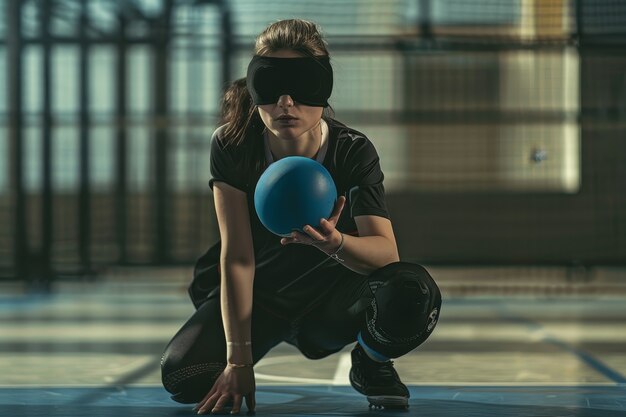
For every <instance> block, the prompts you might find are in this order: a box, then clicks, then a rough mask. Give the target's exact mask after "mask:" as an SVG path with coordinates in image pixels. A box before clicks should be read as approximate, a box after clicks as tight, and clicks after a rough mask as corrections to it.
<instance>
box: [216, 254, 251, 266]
mask: <svg viewBox="0 0 626 417" xmlns="http://www.w3.org/2000/svg"><path fill="white" fill-rule="evenodd" d="M220 263H222V264H228V265H241V266H246V267H251V268H254V266H255V261H254V256H253V255H250V254H242V253H222V254H221V255H220Z"/></svg>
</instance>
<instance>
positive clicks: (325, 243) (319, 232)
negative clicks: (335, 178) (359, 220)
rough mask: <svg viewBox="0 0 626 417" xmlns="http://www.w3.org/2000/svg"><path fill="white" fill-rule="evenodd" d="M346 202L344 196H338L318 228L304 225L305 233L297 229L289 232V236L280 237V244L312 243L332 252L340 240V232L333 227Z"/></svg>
mask: <svg viewBox="0 0 626 417" xmlns="http://www.w3.org/2000/svg"><path fill="white" fill-rule="evenodd" d="M345 204H346V197H344V196H339V198H338V199H337V202H336V203H335V208H334V209H333V213H332V214H331V216H330V217H329V218H328V220H327V219H322V220H321V222H320V225H319V227H318V228H314V227H312V226H311V225H308V224H307V225H305V226H304V228H303V230H304V231H305V232H306V233H302V232H299V231H295V230H294V231H293V232H291V236H289V237H284V238H282V239H280V243H281V244H282V245H288V244H290V243H300V244H303V245H312V246H316V247H317V248H319V249H321V250H323V251H325V252H332V251H333V250H334V249H336V248H337V247H338V246H339V244H340V242H341V233H340V232H339V231H338V230H337V229H336V228H335V226H337V222H338V221H339V216H341V212H342V211H343V207H344V206H345Z"/></svg>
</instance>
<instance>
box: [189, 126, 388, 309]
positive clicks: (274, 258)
mask: <svg viewBox="0 0 626 417" xmlns="http://www.w3.org/2000/svg"><path fill="white" fill-rule="evenodd" d="M326 124H327V128H328V135H327V140H326V142H325V143H324V146H323V151H324V152H323V155H322V156H321V158H322V160H320V161H319V162H320V163H322V164H323V165H324V167H326V169H327V170H328V172H329V173H330V175H331V176H332V178H333V180H334V181H335V185H336V187H337V193H338V196H339V195H344V196H346V198H347V201H346V205H345V206H344V209H343V212H342V214H341V216H340V218H339V221H338V223H337V226H336V227H337V229H338V230H339V231H341V232H343V233H345V234H350V235H355V236H356V235H357V234H358V232H357V227H356V224H355V222H354V217H356V216H362V215H375V216H381V217H385V218H389V213H388V211H387V207H386V204H385V190H384V186H383V179H384V175H383V172H382V171H381V169H380V163H379V157H378V153H377V152H376V148H375V147H374V145H373V144H372V142H371V141H370V140H369V139H368V138H367V137H366V136H365V135H364V134H363V133H361V132H358V131H356V130H354V129H352V128H349V127H347V126H345V125H344V124H342V123H340V122H339V121H337V120H334V119H330V120H326ZM223 131H224V126H221V127H219V128H218V129H217V130H216V131H215V133H214V134H213V137H212V138H211V154H210V170H211V177H212V178H211V179H210V181H209V186H210V187H211V189H213V184H214V183H215V182H216V181H223V182H225V183H227V184H229V185H231V186H233V187H235V188H237V189H239V190H241V191H243V192H244V193H246V195H247V199H248V212H249V215H250V224H251V229H252V239H253V245H254V256H255V265H256V271H255V277H254V291H255V294H256V293H257V292H259V291H261V292H264V293H266V294H270V295H271V296H272V297H273V298H276V297H280V296H281V295H285V296H286V297H287V298H289V300H290V301H289V303H290V304H293V303H296V304H297V303H303V304H309V303H310V302H313V301H314V300H315V299H316V298H317V296H318V295H320V294H322V293H324V292H325V290H327V289H328V288H330V287H331V285H332V283H333V281H334V280H336V279H338V278H340V277H344V278H345V277H346V276H347V275H351V274H352V275H358V274H356V273H355V272H354V271H351V270H349V269H348V268H346V267H345V266H343V265H341V263H340V262H337V261H335V260H334V259H332V258H329V257H328V255H326V254H325V253H323V252H322V251H320V250H319V249H317V248H315V247H313V246H308V245H301V244H290V245H286V246H283V245H281V244H280V239H281V237H280V236H276V235H274V234H273V233H271V232H270V231H268V230H267V229H266V228H265V227H264V226H263V224H262V223H261V221H260V220H259V218H258V216H257V214H256V210H255V209H254V189H255V187H256V182H257V181H258V177H259V176H260V173H259V175H257V176H250V175H249V174H250V173H249V172H247V171H246V169H247V170H248V171H249V169H250V168H249V163H248V164H246V162H244V160H243V156H244V154H245V152H246V150H247V148H246V146H245V145H241V146H234V145H229V146H225V143H224V141H223V137H222V133H223ZM258 139H259V141H263V140H264V139H263V136H262V135H259V138H258ZM321 154H322V150H320V152H319V153H318V157H320V155H321ZM270 155H271V154H270ZM265 163H266V165H265V168H266V167H267V166H268V161H267V159H265ZM246 165H248V167H246ZM250 178H256V180H250ZM219 245H220V241H218V242H217V243H216V244H215V245H213V247H212V248H211V249H209V251H208V252H207V253H205V254H204V255H203V257H201V258H200V259H199V260H198V264H197V265H196V275H197V276H198V275H199V274H201V273H202V272H203V271H205V270H206V269H207V268H209V269H211V267H213V266H215V267H217V270H218V271H219V267H218V266H217V265H216V264H219ZM192 298H193V294H192Z"/></svg>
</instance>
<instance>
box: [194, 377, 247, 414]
mask: <svg viewBox="0 0 626 417" xmlns="http://www.w3.org/2000/svg"><path fill="white" fill-rule="evenodd" d="M255 390H256V385H255V382H254V369H253V368H252V367H245V368H235V367H232V366H228V365H227V366H226V368H225V369H224V371H223V372H222V373H221V375H220V376H219V377H218V378H217V380H216V381H215V384H213V388H211V391H209V393H208V394H207V395H206V396H205V397H204V398H203V399H202V401H200V402H199V403H198V404H197V405H196V407H195V408H194V411H196V410H198V414H205V413H206V412H207V411H211V412H212V413H218V412H220V411H222V409H223V408H224V406H225V405H226V404H227V403H228V400H230V399H232V400H233V408H232V411H231V412H230V413H231V414H238V413H239V411H240V410H241V403H242V400H243V398H244V397H245V399H246V406H247V407H248V412H254V408H255V405H256V400H255V398H254V391H255Z"/></svg>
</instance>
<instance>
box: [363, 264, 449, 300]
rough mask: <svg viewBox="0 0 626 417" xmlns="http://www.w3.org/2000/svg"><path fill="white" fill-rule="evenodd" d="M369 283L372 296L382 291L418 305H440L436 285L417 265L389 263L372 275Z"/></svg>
mask: <svg viewBox="0 0 626 417" xmlns="http://www.w3.org/2000/svg"><path fill="white" fill-rule="evenodd" d="M369 281H370V287H371V288H372V291H373V293H374V294H376V293H377V292H379V291H380V290H383V291H384V292H387V293H391V294H393V295H394V296H397V297H399V298H400V299H407V298H408V299H410V300H413V301H415V302H418V303H426V304H441V291H440V290H439V287H438V286H437V283H436V282H435V280H434V279H433V278H432V277H431V276H430V274H429V273H428V271H427V270H426V268H424V267H423V266H421V265H418V264H414V263H410V262H394V263H391V264H389V265H386V266H384V267H383V268H380V269H378V270H376V271H375V272H374V273H372V274H371V275H370V277H369ZM407 296H408V297H407ZM393 298H396V297H393Z"/></svg>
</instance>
